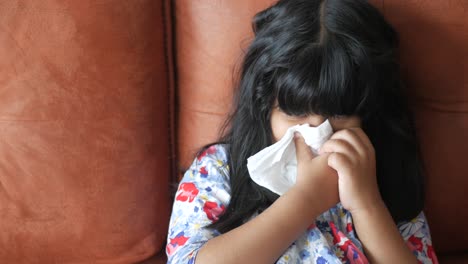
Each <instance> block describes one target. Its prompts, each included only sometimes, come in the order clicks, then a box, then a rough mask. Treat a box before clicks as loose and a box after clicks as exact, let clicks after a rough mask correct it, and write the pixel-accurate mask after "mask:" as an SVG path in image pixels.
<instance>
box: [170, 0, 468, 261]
mask: <svg viewBox="0 0 468 264" xmlns="http://www.w3.org/2000/svg"><path fill="white" fill-rule="evenodd" d="M273 2H274V1H272V0H261V1H251V0H236V1H218V0H217V1H213V0H177V1H175V5H176V9H175V11H176V12H175V16H176V22H177V23H176V25H177V27H176V39H177V41H176V44H177V45H176V47H177V60H176V62H177V72H178V80H179V81H178V100H179V101H178V103H179V108H178V113H179V115H178V119H177V123H178V136H177V139H178V153H179V159H180V163H179V167H180V168H186V167H187V166H188V165H189V164H190V162H191V160H192V159H193V154H194V152H195V151H196V150H197V149H198V148H199V147H200V146H202V145H204V144H206V143H209V142H212V141H213V140H215V139H216V138H217V136H218V131H219V127H220V125H221V124H222V121H223V120H224V118H225V114H226V113H227V112H228V111H229V107H230V102H231V94H232V86H231V84H232V82H231V81H232V77H231V74H232V71H233V67H234V65H235V64H236V63H238V62H239V59H240V56H241V55H242V50H243V49H244V50H245V48H246V47H247V45H248V44H249V40H251V37H252V32H251V19H252V16H253V15H254V14H255V13H256V12H258V11H260V10H261V9H263V8H265V7H267V6H268V5H270V4H271V3H273ZM371 2H372V3H373V4H374V5H375V6H376V7H378V8H379V9H380V10H381V11H382V12H383V13H384V15H385V16H386V17H387V18H388V20H389V21H390V22H391V23H392V24H393V25H394V26H395V28H396V29H397V31H399V32H400V34H401V62H402V73H403V75H404V76H405V77H406V78H407V79H408V86H409V88H410V101H411V106H412V109H413V110H414V115H415V118H416V121H417V130H418V135H419V139H420V142H421V148H422V152H423V156H424V161H425V163H426V167H427V171H428V174H427V199H426V201H427V205H426V209H425V210H426V213H427V216H428V218H429V223H430V226H431V228H432V234H433V238H434V244H435V247H436V249H437V250H438V252H440V253H448V252H452V251H463V250H467V249H468V248H467V246H466V245H468V243H467V242H468V230H467V229H466V228H461V227H463V226H464V221H465V219H467V218H468V209H467V208H468V200H467V199H463V198H464V195H465V192H466V191H465V189H466V187H467V185H468V177H466V176H467V175H466V171H467V170H466V168H465V167H464V166H465V163H466V162H465V159H466V157H467V156H468V138H467V137H466V135H467V134H468V116H467V114H466V112H467V110H468V104H467V100H468V81H467V76H468V74H467V70H468V66H467V62H468V34H467V32H468V23H467V22H468V20H467V14H466V10H468V2H467V1H455V0H451V1H430V0H423V1H421V0H375V1H371Z"/></svg>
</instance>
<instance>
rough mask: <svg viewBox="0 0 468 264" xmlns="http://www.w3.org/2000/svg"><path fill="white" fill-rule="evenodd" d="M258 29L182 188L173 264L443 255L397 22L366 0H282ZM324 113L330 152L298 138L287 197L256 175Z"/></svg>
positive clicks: (170, 248) (405, 259)
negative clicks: (210, 139)
mask: <svg viewBox="0 0 468 264" xmlns="http://www.w3.org/2000/svg"><path fill="white" fill-rule="evenodd" d="M253 28H254V32H255V39H254V40H253V42H252V43H251V45H250V47H249V49H248V51H247V53H246V55H245V58H244V61H243V64H242V68H241V72H240V78H239V81H238V84H237V86H238V87H237V88H238V90H237V96H236V100H235V103H234V106H235V110H234V111H233V113H232V115H231V116H230V118H229V120H228V123H227V128H228V129H227V132H226V133H225V136H224V137H223V138H222V139H221V140H220V142H218V143H215V144H212V145H209V146H207V147H205V148H204V149H202V151H200V153H199V154H198V155H197V157H196V159H195V160H194V162H193V164H192V165H191V167H190V168H189V169H188V170H187V172H186V173H185V175H184V177H183V179H182V181H181V183H180V185H179V189H178V191H177V193H176V198H175V201H174V206H173V211H172V217H171V220H170V226H169V234H168V244H167V248H166V251H167V255H168V262H169V263H197V264H202V263H418V261H419V262H420V263H437V258H436V255H435V253H434V250H433V248H432V245H431V237H430V233H429V227H428V225H427V221H426V218H425V216H424V213H423V212H422V208H423V189H424V188H423V182H422V179H423V175H422V172H423V170H422V166H421V161H420V157H419V154H418V146H417V143H416V142H417V140H416V138H415V132H414V129H413V125H412V121H411V118H410V114H409V112H408V108H407V106H406V102H405V99H404V98H403V97H402V95H403V92H404V91H403V90H402V88H404V86H403V84H402V82H401V80H400V77H399V65H398V61H397V57H398V55H397V47H398V38H397V33H396V32H395V31H394V29H393V28H392V27H391V26H390V25H389V24H388V23H387V22H386V21H385V19H384V18H383V16H382V15H381V14H380V13H379V12H378V10H377V9H376V8H375V7H373V6H372V5H371V4H369V3H367V2H366V1H365V0H280V1H278V2H277V3H276V4H275V5H273V6H271V7H270V8H268V9H266V10H264V11H262V12H260V13H258V14H257V15H256V16H255V17H254V21H253ZM325 120H328V121H329V122H330V123H331V125H332V127H333V131H334V134H333V136H332V137H331V138H330V139H329V140H328V141H327V142H326V143H324V145H323V146H322V147H321V148H320V152H319V155H317V156H315V155H314V154H312V152H311V150H310V147H308V146H307V145H306V144H305V142H304V139H303V138H302V136H301V135H300V134H296V135H295V138H294V144H295V146H296V157H297V161H298V165H297V180H296V183H295V184H294V186H293V187H291V188H290V189H289V190H288V191H287V192H286V193H285V194H283V195H281V196H278V195H276V194H275V193H273V192H271V191H269V190H267V189H265V188H263V187H260V186H259V185H257V184H255V183H254V182H253V181H252V179H251V178H250V176H249V173H248V170H247V158H248V157H250V156H252V155H254V154H256V153H257V152H259V151H260V150H262V149H264V148H266V147H268V146H270V145H272V144H274V143H275V142H277V141H278V140H279V139H281V138H282V136H283V135H284V133H285V132H286V130H287V129H288V128H289V127H292V126H294V125H298V124H308V125H310V126H313V127H315V126H318V125H320V124H321V123H323V122H324V121H325Z"/></svg>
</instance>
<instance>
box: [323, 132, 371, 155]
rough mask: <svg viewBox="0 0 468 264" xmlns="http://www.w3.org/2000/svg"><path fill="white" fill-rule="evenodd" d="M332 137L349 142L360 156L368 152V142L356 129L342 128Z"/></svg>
mask: <svg viewBox="0 0 468 264" xmlns="http://www.w3.org/2000/svg"><path fill="white" fill-rule="evenodd" d="M330 139H340V140H344V141H347V142H349V143H350V144H351V146H352V147H353V148H354V149H355V151H356V152H357V153H358V154H359V155H360V156H366V153H367V152H368V151H367V146H366V144H365V143H364V142H363V141H362V139H361V138H360V137H359V136H358V135H357V133H356V131H355V130H352V129H343V130H340V131H338V132H336V133H335V134H333V135H332V136H331V138H330Z"/></svg>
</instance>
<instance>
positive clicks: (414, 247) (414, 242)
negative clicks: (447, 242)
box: [406, 235, 423, 251]
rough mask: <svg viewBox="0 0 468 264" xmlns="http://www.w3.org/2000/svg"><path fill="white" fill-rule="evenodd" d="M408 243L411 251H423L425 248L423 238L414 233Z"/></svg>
mask: <svg viewBox="0 0 468 264" xmlns="http://www.w3.org/2000/svg"><path fill="white" fill-rule="evenodd" d="M406 244H407V245H408V247H409V248H410V249H411V251H421V250H422V249H423V244H422V241H421V238H419V237H415V236H414V235H413V236H411V237H410V238H409V239H408V242H406Z"/></svg>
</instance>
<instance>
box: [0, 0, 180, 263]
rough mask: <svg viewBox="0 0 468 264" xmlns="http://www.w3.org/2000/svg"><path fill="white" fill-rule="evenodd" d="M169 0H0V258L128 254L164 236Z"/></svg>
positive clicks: (140, 255) (127, 257) (99, 258)
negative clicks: (167, 21) (166, 39)
mask: <svg viewBox="0 0 468 264" xmlns="http://www.w3.org/2000/svg"><path fill="white" fill-rule="evenodd" d="M168 2H169V1H166V0H164V1H163V0H156V1H154V0H140V1H127V0H115V1H102V0H99V1H96V0H80V1H75V0H63V1H55V0H41V1H36V0H25V1H16V0H3V1H0V58H1V59H0V219H1V220H0V262H1V263H20V264H22V263H28V264H30V263H135V262H138V261H141V260H144V259H146V258H147V257H148V256H150V255H153V254H154V253H155V252H159V251H160V250H161V249H163V248H164V246H165V238H166V233H167V223H168V218H169V209H170V203H171V201H170V195H169V192H168V183H169V177H170V175H171V166H170V158H171V157H172V156H173V154H172V153H171V151H170V144H169V142H170V141H168V138H171V134H172V131H170V130H169V129H168V127H171V126H170V116H171V112H170V109H171V108H172V107H173V105H172V104H171V99H170V98H171V96H170V95H171V93H172V92H171V90H170V89H172V88H171V87H172V86H171V84H172V83H171V81H170V80H171V76H170V74H171V72H172V69H171V63H172V60H171V58H170V51H168V49H169V48H170V47H171V45H170V43H169V45H168V43H167V42H166V41H165V38H166V37H168V34H170V31H169V32H168V31H167V30H166V26H170V23H169V25H168V23H165V22H164V20H167V14H165V13H164V12H167V4H168Z"/></svg>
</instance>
